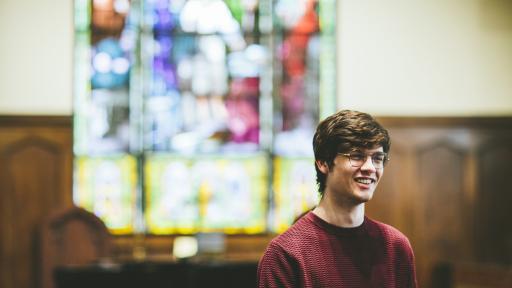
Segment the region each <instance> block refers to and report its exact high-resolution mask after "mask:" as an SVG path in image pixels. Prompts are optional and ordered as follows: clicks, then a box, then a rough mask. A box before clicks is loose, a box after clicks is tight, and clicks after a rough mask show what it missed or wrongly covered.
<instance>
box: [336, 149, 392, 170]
mask: <svg viewBox="0 0 512 288" xmlns="http://www.w3.org/2000/svg"><path fill="white" fill-rule="evenodd" d="M381 153H382V154H383V155H384V161H382V166H377V165H375V160H374V158H373V156H374V155H375V154H381ZM352 154H361V155H364V156H365V157H364V160H363V162H362V163H361V164H355V165H354V162H355V161H358V160H353V159H352ZM338 155H342V156H345V157H347V158H348V161H349V162H350V165H351V166H352V167H358V168H359V167H361V166H363V165H364V163H366V161H368V157H370V158H371V159H372V165H373V167H375V169H383V168H384V167H385V166H386V164H387V163H388V162H389V160H390V158H389V155H388V153H386V152H376V153H373V154H366V153H362V152H351V153H338Z"/></svg>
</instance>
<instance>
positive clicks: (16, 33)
mask: <svg viewBox="0 0 512 288" xmlns="http://www.w3.org/2000/svg"><path fill="white" fill-rule="evenodd" d="M72 5H73V0H0V41H1V44H0V115H2V114H4V115H5V114H16V115H26V114H29V115H36V114H37V115H71V113H72V104H71V101H72V52H73V6H72Z"/></svg>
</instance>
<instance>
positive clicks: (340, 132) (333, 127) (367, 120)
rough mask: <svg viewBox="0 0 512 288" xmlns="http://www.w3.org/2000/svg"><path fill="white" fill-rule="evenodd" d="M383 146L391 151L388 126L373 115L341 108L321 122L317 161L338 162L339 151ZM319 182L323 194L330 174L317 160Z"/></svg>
mask: <svg viewBox="0 0 512 288" xmlns="http://www.w3.org/2000/svg"><path fill="white" fill-rule="evenodd" d="M379 146H382V148H383V150H384V152H385V153H388V152H389V149H390V147H391V140H390V138H389V134H388V131H387V130H386V129H384V127H382V126H381V125H380V124H379V123H378V122H377V121H376V120H375V119H374V118H373V117H372V116H371V115H370V114H367V113H363V112H358V111H352V110H340V111H338V112H336V113H335V114H333V115H331V116H329V117H327V118H326V119H325V120H323V121H322V122H320V124H318V126H317V128H316V132H315V135H314V137H313V151H314V153H315V160H319V161H322V162H325V163H327V165H328V166H329V168H332V166H333V165H334V158H336V156H337V154H338V153H347V152H350V151H351V150H353V149H354V148H364V149H372V148H374V147H379ZM315 169H316V182H317V184H318V192H319V193H320V195H322V196H323V193H324V190H325V180H326V177H327V175H325V174H324V173H322V172H321V171H320V170H319V169H318V167H317V165H316V163H315Z"/></svg>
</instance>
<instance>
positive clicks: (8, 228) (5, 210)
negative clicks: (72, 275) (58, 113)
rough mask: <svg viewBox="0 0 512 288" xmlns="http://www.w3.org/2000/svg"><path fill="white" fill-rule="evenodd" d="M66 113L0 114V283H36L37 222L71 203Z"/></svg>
mask: <svg viewBox="0 0 512 288" xmlns="http://www.w3.org/2000/svg"><path fill="white" fill-rule="evenodd" d="M71 126H72V125H71V117H53V116H52V117H46V116H41V117H38V116H29V117H27V116H0V287H2V288H29V287H37V286H38V283H37V282H38V275H37V274H38V271H40V269H39V267H38V263H39V261H38V258H37V257H38V255H39V251H38V243H39V241H38V240H37V237H38V233H37V230H38V227H39V226H40V224H41V223H42V220H43V218H44V217H46V216H47V215H48V214H49V213H50V212H51V211H53V210H55V209H58V208H59V207H62V206H65V205H71V185H72V184H71V181H72V177H71V174H72V150H71V147H72V129H71Z"/></svg>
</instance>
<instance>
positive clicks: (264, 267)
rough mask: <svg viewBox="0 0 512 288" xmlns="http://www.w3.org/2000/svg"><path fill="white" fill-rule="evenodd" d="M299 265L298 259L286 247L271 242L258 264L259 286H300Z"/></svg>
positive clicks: (271, 287)
mask: <svg viewBox="0 0 512 288" xmlns="http://www.w3.org/2000/svg"><path fill="white" fill-rule="evenodd" d="M297 267H298V265H297V261H296V260H295V259H294V258H293V257H292V256H291V255H290V254H289V253H287V252H286V251H285V249H283V248H282V247H281V246H279V245H278V244H276V243H274V242H271V243H270V245H269V246H268V248H267V250H266V251H265V254H263V257H262V258H261V260H260V263H259V265H258V287H259V288H281V287H283V288H286V287H290V288H292V287H298V284H300V283H297V282H298V279H299V277H298V273H299V272H298V268H297Z"/></svg>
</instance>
